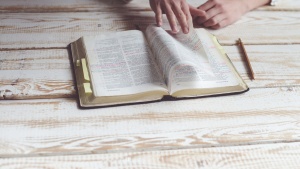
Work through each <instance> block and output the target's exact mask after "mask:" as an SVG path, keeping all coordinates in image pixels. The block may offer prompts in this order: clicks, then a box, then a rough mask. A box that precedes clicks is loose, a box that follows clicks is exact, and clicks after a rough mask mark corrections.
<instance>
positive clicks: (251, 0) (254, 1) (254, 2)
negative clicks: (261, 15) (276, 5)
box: [243, 0, 271, 11]
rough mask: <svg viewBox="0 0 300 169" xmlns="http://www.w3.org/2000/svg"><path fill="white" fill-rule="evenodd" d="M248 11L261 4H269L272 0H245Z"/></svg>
mask: <svg viewBox="0 0 300 169" xmlns="http://www.w3.org/2000/svg"><path fill="white" fill-rule="evenodd" d="M243 1H244V3H245V5H246V7H247V11H252V10H254V9H256V8H258V7H260V6H263V5H267V4H269V3H270V1H271V0H243Z"/></svg>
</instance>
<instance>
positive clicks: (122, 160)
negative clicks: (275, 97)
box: [0, 143, 300, 169]
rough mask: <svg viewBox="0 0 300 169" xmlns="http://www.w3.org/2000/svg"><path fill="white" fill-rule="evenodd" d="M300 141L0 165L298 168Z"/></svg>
mask: <svg viewBox="0 0 300 169" xmlns="http://www.w3.org/2000/svg"><path fill="white" fill-rule="evenodd" d="M299 147H300V144H299V143H281V144H265V145H251V146H235V147H214V148H199V149H185V150H168V151H147V152H127V153H113V154H94V155H73V156H53V157H26V158H2V159H0V168H4V169H8V168H52V169H54V168H64V169H73V168H76V169H81V168H89V169H94V168H95V169H96V168H97V169H98V168H118V169H136V168H153V169H154V168H155V169H166V168H181V169H191V168H195V169H198V168H243V169H253V168H259V169H270V168H272V169H282V168H289V169H298V168H299V167H300V161H299V157H300V149H299Z"/></svg>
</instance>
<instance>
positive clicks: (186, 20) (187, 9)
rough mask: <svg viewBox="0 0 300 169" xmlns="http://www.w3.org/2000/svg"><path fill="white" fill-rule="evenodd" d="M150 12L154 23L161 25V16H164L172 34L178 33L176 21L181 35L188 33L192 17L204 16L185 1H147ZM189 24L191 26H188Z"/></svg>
mask: <svg viewBox="0 0 300 169" xmlns="http://www.w3.org/2000/svg"><path fill="white" fill-rule="evenodd" d="M149 2H150V6H151V8H152V10H153V11H154V12H155V18H156V23H157V25H158V26H161V25H162V14H164V13H165V14H166V15H167V18H168V20H169V24H170V27H171V29H172V32H173V33H177V32H178V28H177V23H176V19H177V20H178V22H179V24H180V27H181V29H182V32H183V33H188V32H189V29H190V25H191V26H192V25H193V23H192V17H191V14H192V15H194V16H204V12H203V11H201V10H199V9H196V8H194V7H192V6H190V5H188V3H187V2H186V0H149ZM190 23H191V24H190Z"/></svg>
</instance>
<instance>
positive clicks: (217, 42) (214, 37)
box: [212, 36, 225, 53]
mask: <svg viewBox="0 0 300 169" xmlns="http://www.w3.org/2000/svg"><path fill="white" fill-rule="evenodd" d="M212 39H213V41H214V43H215V44H216V46H217V48H218V49H220V50H221V51H222V52H223V53H225V51H224V49H223V47H222V46H221V45H220V43H219V41H218V39H217V37H216V36H213V38H212Z"/></svg>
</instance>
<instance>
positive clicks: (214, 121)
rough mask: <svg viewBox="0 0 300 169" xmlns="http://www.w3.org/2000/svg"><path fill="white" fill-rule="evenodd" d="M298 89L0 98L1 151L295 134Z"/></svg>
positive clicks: (299, 114) (151, 145) (84, 150)
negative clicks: (111, 102) (140, 99)
mask: <svg viewBox="0 0 300 169" xmlns="http://www.w3.org/2000/svg"><path fill="white" fill-rule="evenodd" d="M299 96H300V88H299V87H282V88H265V89H251V90H250V91H249V92H247V93H244V94H240V95H232V96H222V97H210V98H202V99H201V98H200V99H190V100H181V101H165V102H156V103H149V104H139V105H130V106H118V107H109V108H98V109H88V110H80V109H78V108H77V104H76V101H75V100H74V99H49V100H48V99H40V100H19V101H8V100H7V101H5V100H4V101H1V102H0V107H1V110H0V125H1V127H0V138H1V139H0V157H16V156H27V155H66V154H90V153H106V152H110V153H113V152H125V151H132V150H136V151H144V150H163V149H180V148H201V147H212V146H232V145H245V144H258V143H260V144H261V143H273V142H291V141H299V140H300V137H299V136H300V126H299V124H300V104H299Z"/></svg>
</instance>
